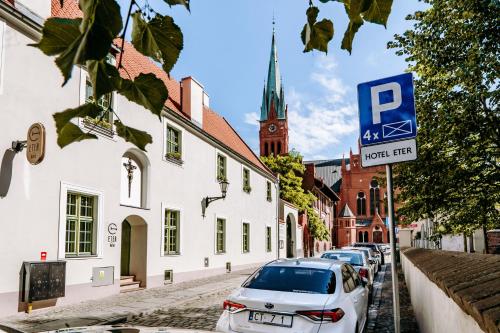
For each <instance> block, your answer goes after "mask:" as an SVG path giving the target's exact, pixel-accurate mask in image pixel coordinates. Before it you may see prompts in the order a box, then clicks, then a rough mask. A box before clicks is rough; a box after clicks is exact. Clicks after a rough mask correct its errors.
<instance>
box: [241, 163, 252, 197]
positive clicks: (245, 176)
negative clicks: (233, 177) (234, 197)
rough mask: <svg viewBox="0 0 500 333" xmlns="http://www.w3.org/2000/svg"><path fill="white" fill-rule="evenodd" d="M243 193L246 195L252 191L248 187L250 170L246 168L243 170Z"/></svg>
mask: <svg viewBox="0 0 500 333" xmlns="http://www.w3.org/2000/svg"><path fill="white" fill-rule="evenodd" d="M243 191H245V192H246V193H250V192H251V191H252V187H251V186H250V170H249V169H247V168H243Z"/></svg>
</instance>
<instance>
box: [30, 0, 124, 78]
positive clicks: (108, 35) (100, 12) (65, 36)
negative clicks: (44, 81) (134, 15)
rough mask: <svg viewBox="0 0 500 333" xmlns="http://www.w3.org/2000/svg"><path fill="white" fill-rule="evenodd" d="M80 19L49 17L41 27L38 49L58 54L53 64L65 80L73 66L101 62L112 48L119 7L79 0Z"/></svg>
mask: <svg viewBox="0 0 500 333" xmlns="http://www.w3.org/2000/svg"><path fill="white" fill-rule="evenodd" d="M80 7H81V9H82V12H83V19H61V18H49V19H48V20H47V21H46V22H45V24H44V27H43V31H42V33H43V34H42V39H41V41H40V43H38V44H34V45H32V46H35V47H38V48H39V49H40V50H42V52H44V53H45V54H47V55H59V56H58V57H57V58H56V64H57V66H58V67H59V69H60V70H61V73H62V74H63V77H64V82H63V86H64V85H65V84H66V83H67V82H68V80H69V79H70V77H71V71H72V69H73V65H83V64H85V62H86V61H87V60H100V59H103V58H104V57H106V55H107V54H108V53H109V50H110V49H111V43H112V42H113V39H114V38H115V37H116V36H117V35H118V33H119V32H120V31H121V29H122V19H121V15H120V6H118V4H117V3H116V1H115V0H80Z"/></svg>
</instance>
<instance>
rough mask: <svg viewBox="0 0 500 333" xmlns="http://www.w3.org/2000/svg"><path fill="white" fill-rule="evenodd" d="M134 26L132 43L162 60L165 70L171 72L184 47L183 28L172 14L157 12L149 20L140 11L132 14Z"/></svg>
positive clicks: (139, 49)
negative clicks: (175, 21) (163, 14)
mask: <svg viewBox="0 0 500 333" xmlns="http://www.w3.org/2000/svg"><path fill="white" fill-rule="evenodd" d="M132 18H133V20H134V28H133V30H132V44H133V45H134V47H135V48H136V49H137V50H138V51H139V52H141V53H142V54H144V55H145V56H148V57H151V58H152V59H154V60H156V61H158V62H160V63H161V64H162V66H163V69H164V70H165V72H167V73H170V71H171V70H172V68H173V66H174V64H175V63H176V62H177V59H178V58H179V54H180V53H181V51H182V48H183V36H182V32H181V29H180V28H179V27H178V26H177V25H176V24H175V23H174V20H173V19H172V18H171V17H170V16H162V15H159V14H157V15H156V16H155V17H154V18H153V19H152V20H150V21H149V22H147V21H145V20H144V18H143V17H142V15H141V13H140V12H136V13H134V14H132Z"/></svg>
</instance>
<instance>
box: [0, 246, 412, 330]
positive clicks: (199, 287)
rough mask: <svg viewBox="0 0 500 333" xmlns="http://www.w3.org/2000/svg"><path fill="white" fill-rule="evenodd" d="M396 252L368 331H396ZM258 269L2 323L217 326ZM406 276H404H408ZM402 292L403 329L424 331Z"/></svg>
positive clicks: (382, 277) (384, 272) (378, 284)
mask: <svg viewBox="0 0 500 333" xmlns="http://www.w3.org/2000/svg"><path fill="white" fill-rule="evenodd" d="M390 262H391V260H390V256H387V257H386V265H383V267H382V269H381V271H380V273H379V274H378V276H377V278H376V280H375V282H374V295H375V297H374V302H373V305H372V306H371V307H370V310H369V320H368V327H367V333H372V332H377V333H379V332H393V321H392V320H393V319H392V291H391V273H390ZM252 272H253V269H250V270H245V271H239V272H233V273H230V274H224V275H219V276H214V277H210V278H206V279H200V280H195V281H189V282H183V283H178V284H173V285H168V286H165V287H161V288H152V289H145V290H141V291H136V292H130V293H124V294H119V295H114V296H111V297H107V298H104V299H101V300H92V301H87V302H82V303H79V304H75V305H71V306H65V307H58V308H51V309H45V310H38V311H34V312H33V313H32V314H31V315H27V314H24V313H23V314H18V315H15V316H11V317H7V318H0V323H1V324H4V325H8V326H11V327H15V328H17V329H20V330H23V331H26V332H40V331H46V330H54V329H59V328H64V327H75V326H85V325H99V324H101V325H102V324H106V323H108V324H109V323H124V324H127V325H137V326H147V327H169V328H181V329H193V330H206V331H213V330H215V325H216V323H217V319H218V318H219V315H220V313H221V311H222V302H223V301H224V300H225V299H226V297H227V296H228V295H229V294H230V293H231V291H232V290H233V289H234V288H236V287H238V286H239V285H241V283H242V282H243V281H244V280H245V279H246V278H247V277H248V276H249V275H250V274H251V273H252ZM400 281H404V280H403V278H402V276H401V277H400ZM401 286H402V287H403V289H402V290H401V292H400V302H401V318H402V320H401V332H403V333H410V332H411V333H413V332H418V328H417V326H416V323H415V319H414V317H413V311H412V309H411V305H410V304H409V297H408V292H407V291H406V289H405V288H406V287H405V286H404V283H402V284H401Z"/></svg>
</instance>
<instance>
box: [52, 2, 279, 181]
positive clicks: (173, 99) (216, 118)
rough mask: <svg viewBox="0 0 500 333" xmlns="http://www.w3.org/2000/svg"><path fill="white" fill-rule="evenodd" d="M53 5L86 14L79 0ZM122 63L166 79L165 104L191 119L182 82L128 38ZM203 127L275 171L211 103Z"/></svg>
mask: <svg viewBox="0 0 500 333" xmlns="http://www.w3.org/2000/svg"><path fill="white" fill-rule="evenodd" d="M51 5H52V7H51V14H52V16H54V17H67V18H76V17H81V16H82V13H81V11H80V9H79V7H78V1H77V0H65V1H64V6H63V7H62V8H61V5H60V1H59V0H52V4H51ZM115 44H116V45H117V46H118V47H121V40H120V39H117V40H115ZM117 60H119V59H117ZM122 65H123V68H122V69H120V74H121V75H122V77H124V78H130V79H134V78H135V77H136V76H138V75H139V74H140V73H153V74H155V75H156V77H158V78H159V79H161V80H162V81H163V82H164V83H165V86H166V87H167V89H168V93H169V97H168V100H167V102H166V103H165V106H166V107H167V108H168V109H170V110H172V111H174V112H176V113H178V114H180V115H182V116H183V117H185V118H187V119H189V117H188V116H187V115H186V114H185V113H184V112H182V109H181V87H180V84H179V82H177V81H176V80H174V79H172V78H171V77H169V76H168V75H167V73H165V72H164V71H163V70H162V69H161V68H160V67H159V66H158V65H156V64H155V63H154V62H153V61H151V60H150V59H149V58H147V57H145V56H144V55H142V54H141V53H139V52H138V51H137V50H136V49H135V48H134V47H133V46H132V44H130V43H128V42H125V43H124V47H123V60H122ZM203 131H204V132H205V133H206V134H208V135H209V136H211V137H213V138H215V139H217V140H218V141H220V142H221V143H222V144H224V145H226V146H227V147H228V148H229V149H231V150H232V151H234V152H236V153H237V154H239V155H240V156H242V157H243V158H245V159H246V160H248V161H249V162H250V163H252V164H254V165H255V166H256V167H258V168H260V169H261V170H263V171H265V172H266V173H268V174H272V172H271V171H270V170H269V169H268V168H267V167H266V166H265V165H264V164H263V163H262V162H261V160H260V159H259V158H258V157H257V155H255V153H254V152H253V151H252V149H250V147H248V145H247V144H246V143H245V141H243V139H242V138H241V137H240V136H239V135H238V133H237V132H236V131H235V130H234V129H233V127H231V125H230V124H229V122H228V121H227V120H226V119H225V118H224V117H222V116H220V115H219V114H217V113H216V112H214V111H213V110H211V109H209V108H207V107H204V109H203Z"/></svg>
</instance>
